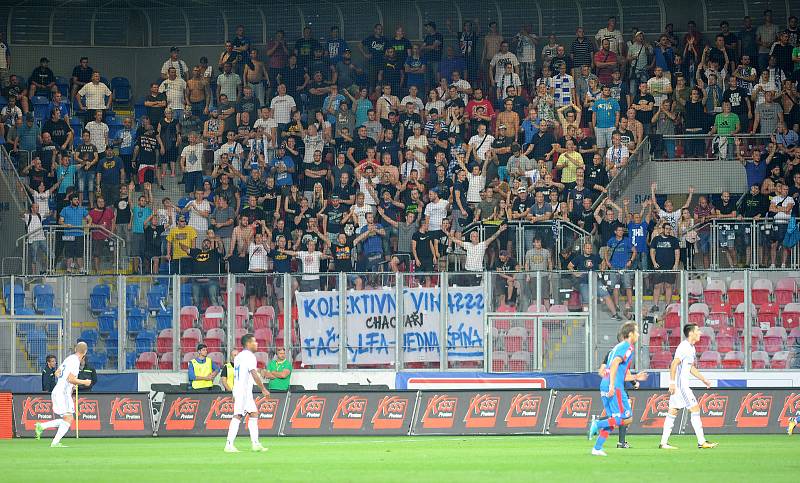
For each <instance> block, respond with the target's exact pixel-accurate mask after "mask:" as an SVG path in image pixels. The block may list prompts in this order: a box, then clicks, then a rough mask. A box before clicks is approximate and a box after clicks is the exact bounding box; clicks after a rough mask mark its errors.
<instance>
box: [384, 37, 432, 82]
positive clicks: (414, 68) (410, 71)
mask: <svg viewBox="0 0 800 483" xmlns="http://www.w3.org/2000/svg"><path fill="white" fill-rule="evenodd" d="M428 68H430V66H427V65H425V61H424V60H423V59H422V58H421V57H420V55H419V47H418V46H417V45H413V46H412V47H411V52H410V53H409V54H408V56H407V57H406V61H405V66H404V67H403V70H404V72H405V73H406V87H411V86H417V89H419V91H420V92H422V91H423V90H424V89H425V77H426V73H427V69H428ZM392 89H393V90H392V92H394V86H392Z"/></svg>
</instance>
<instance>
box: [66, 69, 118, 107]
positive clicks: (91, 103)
mask: <svg viewBox="0 0 800 483" xmlns="http://www.w3.org/2000/svg"><path fill="white" fill-rule="evenodd" d="M83 97H86V102H85V103H84V102H83ZM106 97H107V98H108V101H106ZM75 100H76V101H78V107H79V108H80V110H82V111H83V110H86V109H88V110H90V111H96V110H101V111H102V110H105V109H111V105H112V103H113V102H114V94H113V93H112V92H111V90H110V89H109V88H108V86H107V85H105V84H103V83H102V82H100V72H98V71H94V72H93V73H92V81H91V82H89V83H88V84H86V85H84V86H83V87H81V89H80V90H79V91H78V93H77V94H75ZM89 118H90V119H94V113H92V112H90V113H89Z"/></svg>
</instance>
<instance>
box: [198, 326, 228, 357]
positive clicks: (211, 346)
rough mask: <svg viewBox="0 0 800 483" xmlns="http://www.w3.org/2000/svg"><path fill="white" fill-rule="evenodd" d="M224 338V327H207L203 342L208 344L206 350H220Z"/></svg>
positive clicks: (223, 343)
mask: <svg viewBox="0 0 800 483" xmlns="http://www.w3.org/2000/svg"><path fill="white" fill-rule="evenodd" d="M225 340H226V339H225V329H209V331H208V332H206V336H205V337H204V338H203V343H204V344H205V345H207V346H208V352H221V351H222V348H223V346H224V345H225Z"/></svg>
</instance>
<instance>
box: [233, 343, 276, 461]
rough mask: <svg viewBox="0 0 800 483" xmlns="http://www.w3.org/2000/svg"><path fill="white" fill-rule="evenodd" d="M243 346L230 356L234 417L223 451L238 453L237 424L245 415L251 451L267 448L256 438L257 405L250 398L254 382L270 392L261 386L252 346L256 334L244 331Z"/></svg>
mask: <svg viewBox="0 0 800 483" xmlns="http://www.w3.org/2000/svg"><path fill="white" fill-rule="evenodd" d="M241 341H242V347H243V348H244V350H242V352H240V353H239V355H237V356H236V357H235V358H234V359H233V377H234V384H233V417H232V418H231V424H230V426H228V440H227V442H226V443H225V452H226V453H238V452H239V450H238V449H236V446H234V445H233V441H234V440H235V439H236V433H238V432H239V424H240V423H241V422H242V418H243V417H244V416H245V415H249V416H250V418H249V419H248V421H247V429H248V430H249V431H250V442H251V443H252V448H253V451H266V450H267V448H265V447H263V446H261V443H259V442H258V408H257V407H256V401H255V398H253V384H256V385H258V387H259V389H261V394H263V395H265V396H269V391H268V390H267V388H266V387H264V383H263V382H262V381H261V376H259V375H258V362H257V361H256V355H255V354H254V352H255V350H256V349H257V348H258V343H257V342H256V338H255V336H253V334H245V335H243V336H242V339H241Z"/></svg>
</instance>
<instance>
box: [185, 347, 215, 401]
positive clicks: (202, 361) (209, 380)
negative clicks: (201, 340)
mask: <svg viewBox="0 0 800 483" xmlns="http://www.w3.org/2000/svg"><path fill="white" fill-rule="evenodd" d="M217 374H219V366H218V365H217V363H216V362H214V361H212V360H211V358H210V357H208V346H207V345H205V344H198V345H197V357H195V358H194V359H192V360H191V361H189V384H190V385H191V387H192V389H193V390H195V391H211V390H212V389H213V388H214V378H215V377H217Z"/></svg>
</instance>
